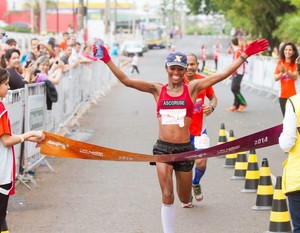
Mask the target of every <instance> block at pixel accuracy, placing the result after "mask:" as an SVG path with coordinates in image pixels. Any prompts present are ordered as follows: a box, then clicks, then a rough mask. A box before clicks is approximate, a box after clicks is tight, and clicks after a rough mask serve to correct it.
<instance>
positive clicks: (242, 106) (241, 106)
mask: <svg viewBox="0 0 300 233" xmlns="http://www.w3.org/2000/svg"><path fill="white" fill-rule="evenodd" d="M245 108H246V105H240V106H239V108H238V109H237V111H238V112H242V111H244V110H245Z"/></svg>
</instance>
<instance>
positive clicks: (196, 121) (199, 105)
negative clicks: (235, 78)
mask: <svg viewBox="0 0 300 233" xmlns="http://www.w3.org/2000/svg"><path fill="white" fill-rule="evenodd" d="M202 78H205V77H204V76H202V75H200V74H195V79H202ZM184 81H185V83H188V82H189V81H188V79H187V77H186V76H185V77H184ZM213 95H214V89H213V87H208V88H206V89H203V90H201V91H200V92H199V93H198V97H197V100H196V102H195V103H194V111H193V116H192V121H191V125H190V134H191V135H193V136H200V135H201V133H202V127H203V120H204V118H203V116H204V114H203V105H204V100H205V96H206V97H207V98H212V96H213Z"/></svg>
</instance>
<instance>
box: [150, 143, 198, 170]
mask: <svg viewBox="0 0 300 233" xmlns="http://www.w3.org/2000/svg"><path fill="white" fill-rule="evenodd" d="M194 150H195V148H194V146H193V144H192V143H191V142H187V143H179V144H178V143H170V142H164V141H161V140H157V142H156V143H155V144H154V146H153V154H154V155H162V154H180V153H183V152H188V151H194ZM194 162H195V161H194V160H186V161H178V162H166V163H167V164H169V165H172V166H173V169H174V170H175V171H182V172H189V171H191V170H192V169H193V166H194ZM150 164H151V165H155V163H153V162H151V163H150Z"/></svg>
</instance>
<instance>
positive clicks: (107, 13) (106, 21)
mask: <svg viewBox="0 0 300 233" xmlns="http://www.w3.org/2000/svg"><path fill="white" fill-rule="evenodd" d="M104 25H105V35H106V36H109V33H110V0H106V3H105V18H104Z"/></svg>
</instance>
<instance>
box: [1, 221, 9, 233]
mask: <svg viewBox="0 0 300 233" xmlns="http://www.w3.org/2000/svg"><path fill="white" fill-rule="evenodd" d="M1 233H8V227H7V222H6V219H5V220H4V222H3V224H2V227H1Z"/></svg>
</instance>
